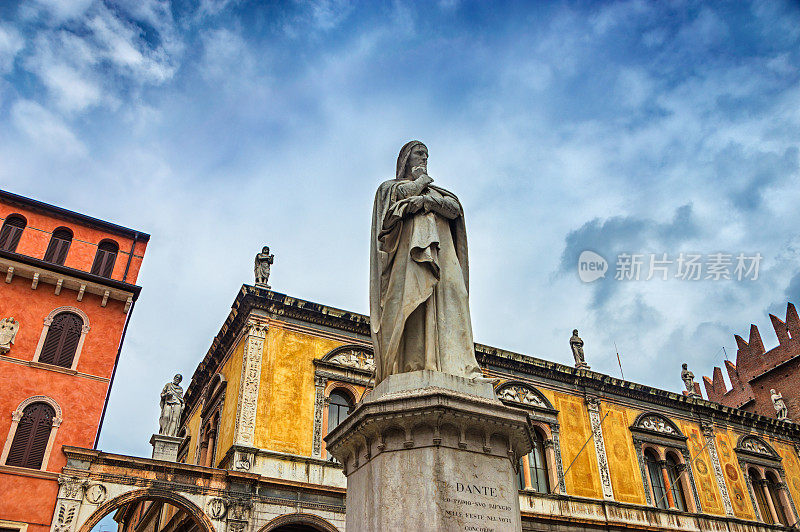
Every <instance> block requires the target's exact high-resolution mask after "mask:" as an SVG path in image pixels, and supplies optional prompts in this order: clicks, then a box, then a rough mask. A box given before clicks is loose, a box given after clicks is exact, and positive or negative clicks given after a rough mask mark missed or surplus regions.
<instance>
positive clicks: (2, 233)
mask: <svg viewBox="0 0 800 532" xmlns="http://www.w3.org/2000/svg"><path fill="white" fill-rule="evenodd" d="M26 225H28V223H27V222H26V221H25V218H23V217H22V216H20V215H18V214H12V215H11V216H9V217H8V218H6V221H5V222H3V228H2V229H0V249H2V250H4V251H16V250H17V244H19V239H20V237H21V236H22V231H23V230H24V229H25V226H26Z"/></svg>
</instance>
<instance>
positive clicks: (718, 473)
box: [700, 422, 755, 516]
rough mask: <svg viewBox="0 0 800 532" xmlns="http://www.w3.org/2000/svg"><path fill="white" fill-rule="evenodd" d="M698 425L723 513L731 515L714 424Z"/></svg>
mask: <svg viewBox="0 0 800 532" xmlns="http://www.w3.org/2000/svg"><path fill="white" fill-rule="evenodd" d="M700 426H701V428H702V430H703V436H705V438H706V444H707V445H706V446H707V447H708V455H709V456H710V457H711V466H712V467H713V468H714V478H716V480H717V487H718V488H719V492H720V494H721V495H722V505H723V506H724V507H725V515H727V516H733V504H731V497H730V495H728V486H727V485H726V484H725V475H723V474H722V466H721V465H720V463H719V455H717V445H716V443H715V438H714V425H712V424H711V423H706V422H703V423H701V424H700ZM742 471H744V470H742ZM754 502H755V501H754Z"/></svg>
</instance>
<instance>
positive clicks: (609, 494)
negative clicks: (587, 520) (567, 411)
mask: <svg viewBox="0 0 800 532" xmlns="http://www.w3.org/2000/svg"><path fill="white" fill-rule="evenodd" d="M586 408H587V409H588V410H589V423H590V424H591V426H592V435H593V436H594V437H593V439H594V450H595V454H596V455H597V468H598V470H599V471H600V484H601V485H602V487H603V498H604V499H609V500H613V499H614V489H613V488H612V486H611V472H610V471H609V468H608V458H607V457H606V444H605V441H604V440H603V427H602V425H601V423H602V422H601V420H600V399H598V398H597V397H587V398H586Z"/></svg>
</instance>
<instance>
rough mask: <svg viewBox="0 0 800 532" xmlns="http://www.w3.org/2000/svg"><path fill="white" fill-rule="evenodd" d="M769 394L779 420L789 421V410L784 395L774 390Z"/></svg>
mask: <svg viewBox="0 0 800 532" xmlns="http://www.w3.org/2000/svg"><path fill="white" fill-rule="evenodd" d="M769 393H770V396H771V397H772V406H774V407H775V413H776V414H777V415H778V419H787V417H788V413H789V412H788V410H789V409H788V408H786V403H785V402H784V400H783V395H781V394H779V393H778V392H776V391H775V390H774V389H772V390H770V391H769Z"/></svg>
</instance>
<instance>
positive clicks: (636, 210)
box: [0, 0, 800, 455]
mask: <svg viewBox="0 0 800 532" xmlns="http://www.w3.org/2000/svg"><path fill="white" fill-rule="evenodd" d="M799 44H800V7H799V6H798V4H797V3H796V2H788V1H787V2H780V1H764V2H753V3H751V2H743V1H734V2H681V1H675V2H644V1H641V2H636V1H634V2H548V3H545V2H538V3H537V2H508V3H505V2H476V3H470V2H459V1H456V0H450V1H440V2H438V3H437V2H419V3H414V2H400V1H396V2H363V3H350V2H339V1H323V0H316V1H294V2H269V3H266V2H263V3H262V2H259V3H256V2H244V1H241V2H236V1H225V0H217V1H212V0H204V1H201V2H199V3H198V2H190V1H188V0H187V1H176V2H169V1H156V0H129V1H121V2H95V1H91V0H72V1H69V2H67V1H61V0H32V1H28V2H23V3H19V4H15V3H3V5H2V7H0V76H2V77H1V78H0V183H2V187H3V188H4V189H7V190H10V191H13V192H15V193H18V194H22V195H26V196H30V197H34V198H37V199H40V200H43V201H47V202H50V203H55V204H58V205H61V206H64V207H66V208H70V209H73V210H77V211H80V212H84V213H87V214H89V215H92V216H96V217H99V218H103V219H108V220H111V221H114V222H117V223H120V224H123V225H127V226H130V227H133V228H136V229H140V230H143V231H146V232H148V233H150V234H151V235H152V239H151V241H150V247H149V249H148V252H147V256H146V258H145V262H144V267H143V269H142V273H141V276H140V279H139V280H140V284H142V285H143V287H144V288H143V291H142V296H141V298H140V301H139V302H138V304H137V306H136V308H135V311H134V314H133V318H132V323H131V328H130V330H129V333H128V338H127V340H126V344H125V349H124V352H123V357H122V360H121V362H120V367H119V372H118V377H119V378H118V380H117V383H116V384H115V388H114V391H113V394H112V397H111V403H110V407H109V412H108V417H107V420H106V426H105V429H104V434H103V437H102V438H101V448H103V449H106V450H113V451H117V452H124V453H134V454H140V455H148V454H149V452H150V451H149V449H148V447H149V445H148V443H147V442H148V439H149V436H150V434H151V433H152V432H153V431H154V430H155V429H156V428H157V399H158V392H159V390H160V387H161V386H162V385H163V383H164V382H166V381H167V380H168V379H169V378H170V376H171V375H172V374H173V373H174V372H175V371H180V372H182V373H184V375H186V376H190V375H191V374H192V372H193V371H194V368H195V366H196V364H197V363H198V361H199V360H200V359H201V358H202V356H203V355H204V353H205V352H206V350H207V349H208V347H209V345H210V342H211V339H212V338H213V336H214V335H215V334H216V332H217V331H218V329H219V327H220V325H221V324H222V322H223V320H224V318H225V316H226V315H227V312H228V309H229V307H230V304H231V302H232V301H233V299H234V297H235V295H236V292H237V290H238V288H239V286H240V285H241V284H242V283H244V282H247V283H251V282H252V276H253V273H252V258H253V255H254V254H255V253H256V252H257V251H258V250H259V249H260V248H261V246H262V245H264V244H265V243H266V244H269V245H270V247H271V248H272V251H273V252H274V253H275V256H276V258H275V264H274V266H273V273H272V278H271V284H272V286H273V287H274V289H275V290H277V291H280V292H285V293H288V294H291V295H293V296H297V297H301V298H306V299H310V300H312V301H316V302H320V303H325V304H329V305H332V306H336V307H341V308H346V309H349V310H353V311H358V312H363V313H366V312H367V310H368V309H367V296H368V294H367V291H368V284H367V277H368V272H367V263H368V245H369V223H370V222H369V220H370V211H371V208H372V199H373V196H374V192H375V189H376V187H377V185H378V184H379V183H380V182H381V181H383V180H385V179H388V178H389V177H391V176H392V174H393V172H394V164H395V159H396V156H397V151H398V150H399V148H400V146H402V144H404V143H405V142H406V141H407V140H410V139H412V138H418V139H420V140H422V141H424V142H425V143H426V144H427V145H428V147H429V148H430V162H429V170H430V173H431V175H432V176H433V178H434V179H435V180H436V182H437V183H438V184H440V185H442V186H444V187H446V188H448V189H450V190H453V191H454V192H455V193H457V194H458V195H459V197H460V198H461V200H462V202H463V204H464V207H465V211H466V222H467V231H468V235H469V239H470V259H471V260H470V262H471V276H470V277H471V283H470V285H471V301H472V318H473V327H474V329H475V338H476V341H479V342H482V343H487V344H490V345H494V346H498V347H502V348H506V349H510V350H514V351H518V352H522V353H525V354H530V355H535V356H538V357H542V358H546V359H549V360H556V361H559V362H564V363H572V357H571V355H570V351H569V344H568V340H569V337H570V334H571V331H572V329H573V328H576V327H577V328H578V329H579V330H580V334H581V337H582V338H583V339H584V341H585V342H586V346H585V351H586V355H587V361H588V362H589V364H590V365H591V366H592V367H593V369H595V370H598V371H601V372H604V373H609V374H612V375H618V374H619V368H618V367H617V361H616V356H615V354H614V343H616V345H617V346H618V347H619V351H620V355H621V357H622V361H623V365H624V369H625V376H626V377H627V378H628V379H629V380H634V381H637V382H641V383H645V384H649V385H653V386H657V387H661V388H666V389H670V390H674V391H679V390H680V389H681V387H682V384H681V381H680V363H681V362H684V361H685V362H688V363H689V365H690V369H692V370H693V371H694V373H695V374H696V375H697V376H698V378H699V377H700V376H701V375H710V374H711V371H712V368H713V366H714V365H720V364H721V362H722V359H723V353H722V351H721V347H723V346H725V347H726V351H727V354H728V356H729V357H730V358H731V359H732V360H734V359H735V353H736V349H735V342H734V340H733V334H734V333H739V334H743V335H744V334H746V333H747V331H748V329H749V324H750V323H751V322H754V323H756V324H758V325H759V326H760V328H761V331H762V336H763V338H764V341H765V344H766V345H767V346H768V348H769V347H772V346H773V345H775V344H776V343H777V342H776V339H775V337H774V334H773V333H772V329H771V327H770V326H769V319H768V317H767V313H768V312H773V313H776V314H777V315H778V316H779V317H781V318H782V317H783V316H784V311H785V306H786V301H788V300H791V301H794V302H795V303H800V260H798V259H800V234H799V233H798V224H797V205H798V203H800V179H798V177H800V172H799V171H798V164H799V162H798V160H799V158H800V157H799V155H798V141H799V140H800V85H798V80H799V79H800V70H798V67H800V46H798V45H799ZM586 249H590V250H593V251H595V252H598V253H600V254H601V255H602V256H604V257H605V258H606V259H607V260H608V261H609V262H610V263H611V265H610V267H611V271H610V272H609V275H607V276H606V278H605V279H600V280H598V281H596V282H594V283H582V282H581V281H580V280H579V279H578V276H577V257H578V255H579V254H580V252H581V251H583V250H586ZM623 252H624V253H641V254H649V253H657V254H662V253H667V254H668V255H669V257H671V258H675V257H677V256H678V254H679V253H681V252H685V253H689V252H694V253H698V254H702V255H703V256H706V255H708V254H712V253H717V252H725V253H730V254H734V255H736V254H738V253H746V254H755V253H760V254H761V255H762V256H763V260H762V262H761V263H760V270H759V278H758V279H757V280H755V281H751V280H743V281H736V280H728V281H725V280H721V281H711V280H708V281H706V280H701V281H685V280H680V279H675V278H670V279H669V280H667V281H661V280H657V279H651V280H650V281H644V280H640V281H626V282H623V281H616V280H614V279H613V276H614V275H613V274H614V271H613V270H614V261H615V260H616V256H617V255H618V254H619V253H623Z"/></svg>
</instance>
